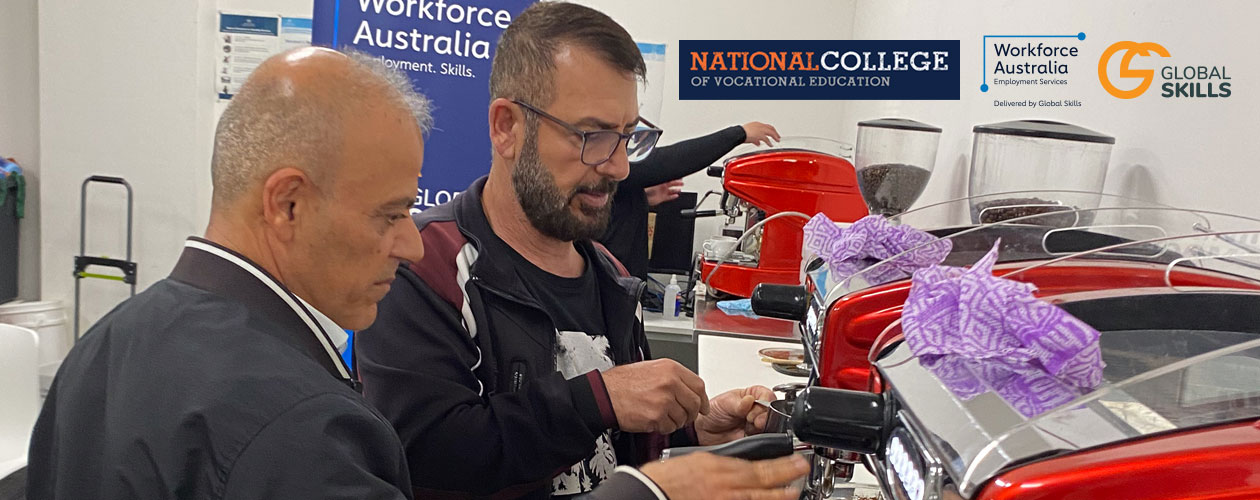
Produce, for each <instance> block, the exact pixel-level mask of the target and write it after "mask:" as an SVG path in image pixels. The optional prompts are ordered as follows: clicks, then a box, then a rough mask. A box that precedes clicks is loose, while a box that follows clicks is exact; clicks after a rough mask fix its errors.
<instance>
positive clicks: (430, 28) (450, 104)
mask: <svg viewBox="0 0 1260 500" xmlns="http://www.w3.org/2000/svg"><path fill="white" fill-rule="evenodd" d="M481 1H482V2H483V3H484V4H486V5H481V4H471V3H469V4H461V3H456V2H447V1H446V0H436V1H431V0H315V9H314V33H313V35H312V40H311V41H312V43H313V44H314V45H321V46H326V47H333V48H337V49H341V48H344V47H353V48H355V49H358V50H360V51H362V52H365V53H368V54H371V55H374V56H377V57H380V58H382V60H383V61H384V62H385V63H386V65H388V66H390V67H394V68H398V69H400V70H402V71H403V72H404V73H406V74H407V75H409V76H410V77H411V82H412V84H413V85H415V87H416V89H417V90H419V91H420V92H422V93H424V95H426V96H428V97H429V99H431V100H432V101H433V105H434V106H433V108H434V110H433V115H434V130H433V132H432V133H431V134H430V135H429V138H428V140H427V141H426V142H425V145H424V170H423V172H422V177H420V179H418V181H417V183H416V185H417V192H416V206H415V209H413V210H424V209H426V208H429V207H432V206H435V205H439V204H441V203H444V202H446V201H449V200H450V199H451V198H452V197H454V196H455V195H456V194H458V193H459V192H461V191H463V190H464V188H467V187H468V185H469V184H471V183H472V181H473V180H475V179H476V178H478V177H481V176H482V175H485V174H486V173H488V172H489V171H490V140H489V135H490V129H489V126H488V125H487V104H489V102H490V63H491V61H492V60H493V58H494V48H495V46H496V45H497V44H498V42H499V35H501V34H502V33H503V30H504V29H505V28H507V26H508V24H509V23H511V22H512V19H515V18H516V16H517V15H518V14H520V13H521V11H523V10H525V8H526V7H528V6H529V5H530V4H532V3H534V0H481Z"/></svg>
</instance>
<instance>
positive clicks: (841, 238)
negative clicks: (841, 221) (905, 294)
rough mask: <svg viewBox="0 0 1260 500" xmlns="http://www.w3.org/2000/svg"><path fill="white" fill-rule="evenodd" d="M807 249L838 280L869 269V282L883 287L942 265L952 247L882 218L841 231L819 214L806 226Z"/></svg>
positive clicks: (862, 221) (869, 218) (867, 219)
mask: <svg viewBox="0 0 1260 500" xmlns="http://www.w3.org/2000/svg"><path fill="white" fill-rule="evenodd" d="M804 248H805V249H806V250H808V251H810V252H813V253H814V254H815V255H818V256H819V257H820V258H822V260H823V262H826V263H827V267H828V269H829V270H830V271H831V274H832V275H833V276H836V277H837V278H842V277H846V276H850V275H852V274H854V273H857V272H858V271H862V270H864V269H868V268H870V269H869V270H867V271H866V272H865V273H863V276H864V277H865V278H866V281H867V282H869V283H872V284H881V283H887V282H889V281H893V280H898V279H902V278H905V277H907V276H909V275H910V273H912V272H914V271H915V270H917V269H921V268H924V267H927V266H932V265H936V264H940V263H941V261H944V260H945V257H946V256H947V255H949V251H950V250H951V249H952V248H953V245H952V243H950V241H949V240H944V239H940V238H937V237H935V236H932V235H930V234H928V233H925V232H923V231H920V230H918V229H915V228H913V227H910V226H894V225H892V224H890V223H889V222H888V219H885V218H884V217H883V216H881V215H868V216H866V217H863V218H861V219H859V220H858V221H857V222H854V223H853V225H851V226H849V227H847V228H841V227H839V226H837V225H836V224H835V223H834V222H832V221H831V219H829V218H827V216H826V215H824V214H821V213H820V214H818V215H815V216H814V218H812V219H810V220H809V223H808V224H805V240H804ZM911 249H914V250H913V251H911V252H908V253H904V254H903V252H906V251H907V250H911ZM876 264H878V265H876ZM873 266H874V267H873Z"/></svg>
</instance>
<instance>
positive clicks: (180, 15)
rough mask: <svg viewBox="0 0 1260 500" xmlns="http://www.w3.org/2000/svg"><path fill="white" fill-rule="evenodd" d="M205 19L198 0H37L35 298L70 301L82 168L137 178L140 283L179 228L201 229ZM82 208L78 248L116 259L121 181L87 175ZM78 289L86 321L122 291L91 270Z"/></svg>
mask: <svg viewBox="0 0 1260 500" xmlns="http://www.w3.org/2000/svg"><path fill="white" fill-rule="evenodd" d="M208 30H209V27H208V26H206V24H205V19H203V16H201V6H200V5H199V3H198V2H191V1H177V2H172V1H167V0H132V1H128V2H82V1H78V0H42V1H41V2H40V8H39V51H40V80H39V90H40V151H41V152H42V158H41V166H42V167H43V168H42V169H41V171H42V174H43V179H42V181H43V182H42V183H41V187H42V193H41V194H42V195H43V196H42V203H41V208H42V209H43V217H42V218H41V223H42V226H43V229H44V230H43V233H42V235H43V241H42V244H41V248H42V250H43V251H42V257H43V259H42V265H41V268H42V276H41V277H42V283H43V295H44V297H45V298H59V299H63V300H66V302H67V305H69V303H70V301H71V300H73V295H72V293H73V289H74V288H73V287H74V279H73V278H72V276H71V271H72V269H73V267H72V256H73V255H74V254H75V253H77V251H78V246H79V241H78V240H79V235H78V226H79V202H78V198H79V185H80V183H81V182H82V181H83V180H84V179H85V178H86V177H87V176H89V175H92V174H104V175H117V176H122V177H124V178H126V179H127V180H129V181H130V182H131V184H132V186H133V187H134V189H135V234H134V254H133V259H134V260H135V261H137V262H138V263H139V264H140V266H139V277H140V286H139V289H141V290H143V289H144V288H145V287H147V286H148V285H150V284H152V283H153V282H154V281H156V280H158V279H161V278H162V277H164V276H165V275H166V274H167V273H168V272H169V271H170V269H171V267H172V265H173V264H174V260H175V258H176V257H177V256H178V254H179V250H180V247H181V245H182V243H183V238H184V236H186V235H189V234H199V233H200V232H201V231H202V230H203V228H204V224H205V220H204V219H205V216H204V214H205V213H206V212H207V211H206V207H207V206H208V198H207V195H208V193H209V189H208V187H207V184H208V182H209V166H208V161H207V155H208V148H207V146H206V145H207V144H208V142H207V141H208V140H209V139H208V137H207V135H206V134H207V130H208V129H207V125H206V124H207V120H208V114H207V110H208V109H209V108H208V107H207V105H203V103H207V102H208V101H207V97H206V95H207V94H208V92H209V90H206V91H205V92H201V91H200V88H199V85H198V76H199V72H200V71H201V70H202V68H201V67H200V66H202V65H201V64H200V61H199V59H198V57H197V54H198V46H199V44H201V43H209V40H208V39H207V37H208V36H210V35H209V31H208ZM205 71H206V72H207V73H209V72H212V71H213V70H212V69H210V70H205ZM206 88H207V89H208V88H209V85H208V83H207V84H206ZM87 208H88V218H89V226H88V240H87V250H88V253H89V254H93V255H108V256H111V257H115V258H121V257H122V256H123V253H124V245H123V243H122V242H123V238H122V235H123V232H124V230H125V225H124V223H123V221H124V217H125V213H126V212H125V201H124V197H123V195H122V190H121V189H117V188H115V187H114V186H110V185H94V186H93V187H92V188H91V191H90V192H89V198H88V206H87ZM83 292H84V293H83V304H84V313H85V314H84V317H85V318H88V319H89V320H92V319H95V318H97V317H99V316H100V315H102V314H103V313H104V312H105V311H107V310H108V309H109V308H112V306H113V305H115V304H117V303H118V302H119V301H120V300H122V299H123V298H126V296H127V294H126V287H125V286H123V285H122V284H121V283H116V282H106V281H101V280H84V282H83ZM87 324H88V323H86V322H85V329H86V325H87Z"/></svg>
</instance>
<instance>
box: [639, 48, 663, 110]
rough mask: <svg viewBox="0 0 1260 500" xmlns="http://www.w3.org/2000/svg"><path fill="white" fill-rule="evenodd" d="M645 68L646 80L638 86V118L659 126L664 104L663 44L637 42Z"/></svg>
mask: <svg viewBox="0 0 1260 500" xmlns="http://www.w3.org/2000/svg"><path fill="white" fill-rule="evenodd" d="M638 44H639V53H641V54H643V63H644V64H645V65H646V66H647V78H646V79H645V81H643V82H642V83H641V84H640V85H639V116H642V117H644V118H647V119H648V121H650V122H652V123H654V124H656V125H657V126H663V125H661V105H662V104H663V103H664V102H665V78H666V76H665V69H666V66H665V44H663V43H645V42H638Z"/></svg>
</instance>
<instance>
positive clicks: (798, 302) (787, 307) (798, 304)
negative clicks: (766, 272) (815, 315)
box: [752, 283, 809, 321]
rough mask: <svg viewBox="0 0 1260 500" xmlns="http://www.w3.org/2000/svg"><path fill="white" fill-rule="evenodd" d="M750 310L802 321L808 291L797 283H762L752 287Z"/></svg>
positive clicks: (807, 304) (774, 316)
mask: <svg viewBox="0 0 1260 500" xmlns="http://www.w3.org/2000/svg"><path fill="white" fill-rule="evenodd" d="M752 310H753V312H754V313H757V315H759V316H768V317H771V318H779V319H787V320H792V321H804V320H805V313H806V312H808V311H809V292H808V291H806V290H805V287H803V286H798V285H774V284H770V283H762V284H760V285H757V287H756V288H753V293H752Z"/></svg>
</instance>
